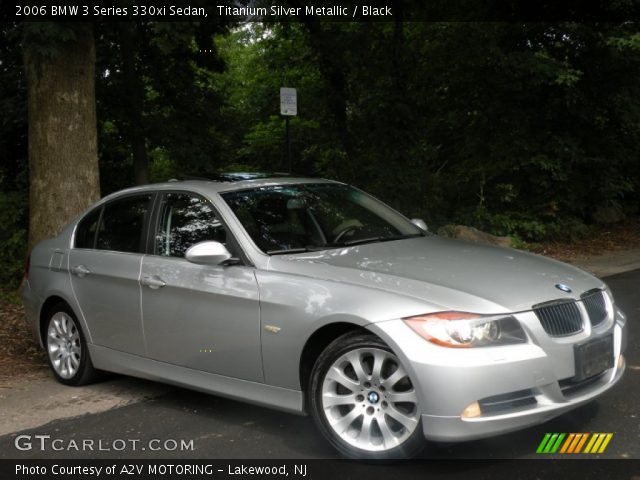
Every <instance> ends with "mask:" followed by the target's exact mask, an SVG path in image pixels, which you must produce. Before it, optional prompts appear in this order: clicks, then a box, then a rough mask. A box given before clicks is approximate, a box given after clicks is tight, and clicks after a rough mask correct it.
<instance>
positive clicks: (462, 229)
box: [438, 225, 511, 247]
mask: <svg viewBox="0 0 640 480" xmlns="http://www.w3.org/2000/svg"><path fill="white" fill-rule="evenodd" d="M438 235H440V236H441V237H448V238H459V239H460V240H469V241H471V242H477V243H486V244H488V245H498V246H499V247H510V246H511V237H497V236H495V235H491V234H490V233H487V232H483V231H481V230H478V229H477V228H474V227H467V226H465V225H445V226H444V227H441V228H439V229H438Z"/></svg>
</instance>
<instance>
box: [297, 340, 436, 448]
mask: <svg viewBox="0 0 640 480" xmlns="http://www.w3.org/2000/svg"><path fill="white" fill-rule="evenodd" d="M309 405H310V410H311V413H312V415H313V417H314V420H315V422H316V424H317V425H318V427H319V429H320V431H321V432H322V433H323V434H324V436H325V437H326V438H327V439H328V440H329V441H330V442H331V443H332V444H333V445H334V446H335V447H336V448H337V449H338V450H339V451H340V452H341V453H343V454H344V455H346V456H348V457H351V458H361V459H394V458H410V457H413V456H415V455H416V454H417V453H419V452H420V450H421V449H422V448H423V445H424V440H423V436H422V431H421V430H422V428H421V423H420V410H419V408H418V396H417V393H416V389H415V388H414V385H413V383H412V381H411V379H410V378H409V375H408V373H407V371H406V369H405V368H404V367H403V365H402V363H401V362H400V360H399V359H398V357H397V356H396V355H395V354H394V353H393V352H392V351H391V349H390V348H389V347H388V346H387V345H386V344H385V343H384V342H383V341H382V340H380V339H379V338H378V337H376V336H374V335H371V334H366V333H364V334H363V333H355V334H354V333H348V334H345V335H343V336H342V337H340V338H338V339H336V340H335V341H334V342H332V343H331V344H330V345H329V346H328V347H327V348H326V349H325V350H324V352H323V353H322V354H321V355H320V357H319V358H318V360H317V361H316V364H315V366H314V368H313V371H312V373H311V380H310V388H309Z"/></svg>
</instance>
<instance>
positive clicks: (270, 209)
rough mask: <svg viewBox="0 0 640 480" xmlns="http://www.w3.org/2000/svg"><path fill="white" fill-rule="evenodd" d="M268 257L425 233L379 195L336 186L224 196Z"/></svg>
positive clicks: (268, 189) (300, 186)
mask: <svg viewBox="0 0 640 480" xmlns="http://www.w3.org/2000/svg"><path fill="white" fill-rule="evenodd" d="M222 198H223V199H224V200H225V202H227V204H228V205H229V207H231V209H232V210H233V212H234V213H235V215H236V216H237V217H238V220H240V222H241V223H242V225H243V226H244V228H245V229H246V230H247V233H249V235H250V236H251V238H252V239H253V241H254V242H255V244H256V245H257V246H258V248H260V249H261V250H262V251H263V252H265V253H268V254H279V253H295V252H306V251H313V250H323V249H327V248H336V247H343V246H349V245H356V244H362V243H371V242H382V241H390V240H398V239H402V238H409V237H417V236H421V235H424V232H423V231H422V230H420V229H419V228H418V227H416V226H415V225H414V224H413V223H411V222H410V221H408V220H407V219H406V218H404V217H403V216H402V215H399V214H398V213H396V212H395V211H393V210H392V209H390V208H389V207H387V206H386V205H384V204H383V203H381V202H379V201H378V200H376V199H374V198H373V197H371V196H369V195H367V194H365V193H363V192H361V191H359V190H357V189H355V188H353V187H349V186H347V185H342V184H334V183H319V184H298V185H281V186H272V187H261V188H255V189H251V190H241V191H237V192H229V193H224V194H222Z"/></svg>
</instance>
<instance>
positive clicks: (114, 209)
mask: <svg viewBox="0 0 640 480" xmlns="http://www.w3.org/2000/svg"><path fill="white" fill-rule="evenodd" d="M150 200H151V195H136V196H130V197H125V198H121V199H119V200H115V201H113V202H110V203H108V204H106V205H105V207H104V213H103V214H102V220H101V222H100V228H99V229H98V238H97V241H96V248H97V249H99V250H111V251H115V252H129V253H142V252H143V250H144V249H143V244H144V243H143V239H142V232H143V229H144V219H145V215H146V214H147V211H148V210H149V203H150Z"/></svg>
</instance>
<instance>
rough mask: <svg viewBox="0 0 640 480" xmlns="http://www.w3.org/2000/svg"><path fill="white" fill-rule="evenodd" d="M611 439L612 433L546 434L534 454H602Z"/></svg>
mask: <svg viewBox="0 0 640 480" xmlns="http://www.w3.org/2000/svg"><path fill="white" fill-rule="evenodd" d="M565 438H566V440H565ZM612 438H613V433H569V434H566V433H546V434H545V436H544V438H543V439H542V442H540V445H538V448H537V450H536V453H546V454H554V453H564V454H574V455H575V454H578V453H591V454H593V453H604V451H605V449H606V448H607V446H608V445H609V442H610V441H611V439H612ZM563 440H564V442H563ZM587 440H588V441H587ZM585 444H586V447H585ZM583 447H584V450H583ZM558 450H559V451H558Z"/></svg>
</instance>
